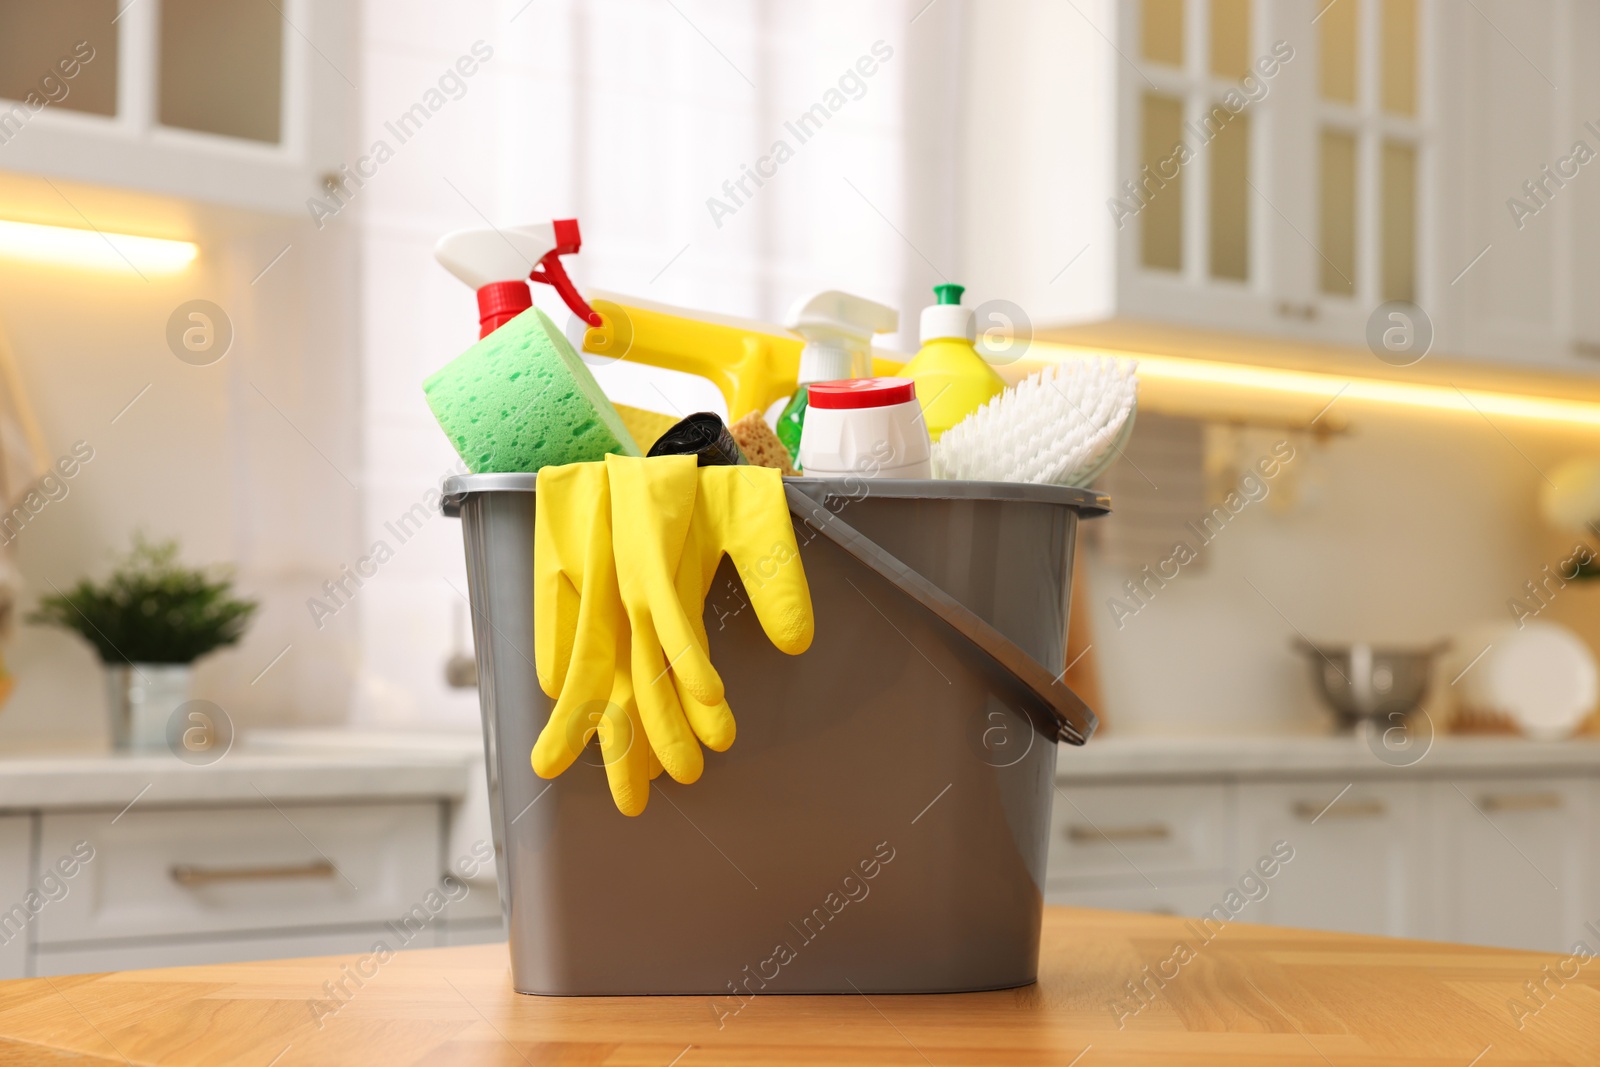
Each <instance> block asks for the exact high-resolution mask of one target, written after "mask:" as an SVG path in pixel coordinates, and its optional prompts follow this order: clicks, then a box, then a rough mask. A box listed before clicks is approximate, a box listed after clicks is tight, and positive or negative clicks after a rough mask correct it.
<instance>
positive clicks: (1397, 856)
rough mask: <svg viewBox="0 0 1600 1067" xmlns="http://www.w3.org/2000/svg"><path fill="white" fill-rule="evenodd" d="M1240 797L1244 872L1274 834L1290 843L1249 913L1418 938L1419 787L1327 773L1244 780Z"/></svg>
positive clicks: (1255, 917) (1260, 918)
mask: <svg viewBox="0 0 1600 1067" xmlns="http://www.w3.org/2000/svg"><path fill="white" fill-rule="evenodd" d="M1347 784H1348V788H1347V787H1346V786H1347ZM1238 795H1239V846H1238V848H1237V850H1236V855H1237V856H1238V857H1239V863H1240V869H1241V871H1243V870H1244V869H1246V868H1248V867H1253V866H1255V864H1256V862H1257V860H1258V859H1260V858H1264V857H1268V856H1269V855H1271V854H1272V853H1273V847H1274V845H1275V844H1277V843H1278V842H1286V843H1287V845H1288V846H1289V847H1290V848H1292V849H1294V855H1293V857H1292V858H1291V859H1289V860H1288V861H1287V862H1285V863H1283V864H1282V865H1281V867H1280V868H1279V870H1278V872H1277V874H1276V875H1275V876H1274V877H1273V878H1271V879H1268V880H1265V881H1266V895H1265V897H1263V898H1262V899H1261V900H1260V901H1258V902H1257V903H1255V904H1254V905H1252V907H1251V908H1250V910H1249V912H1248V919H1249V921H1251V922H1261V923H1269V924H1272V925H1281V926H1301V927H1306V928H1309V929H1313V930H1339V931H1344V932H1347V933H1358V934H1386V935H1390V936H1394V937H1406V936H1415V934H1416V933H1417V929H1418V926H1419V913H1420V911H1421V909H1420V907H1419V901H1420V900H1421V893H1422V891H1423V889H1424V887H1423V886H1422V884H1421V880H1422V878H1423V877H1424V872H1425V871H1426V870H1427V858H1426V846H1425V842H1424V834H1423V828H1424V820H1423V817H1422V815H1423V799H1424V798H1423V791H1422V788H1421V787H1420V786H1418V785H1414V784H1410V783H1391V782H1381V783H1368V782H1354V783H1346V782H1341V781H1337V780H1334V779H1328V780H1325V781H1316V782H1307V783H1304V784H1295V785H1287V784H1265V783H1263V784H1252V785H1242V786H1240V787H1239V794H1238ZM1269 866H1270V865H1269Z"/></svg>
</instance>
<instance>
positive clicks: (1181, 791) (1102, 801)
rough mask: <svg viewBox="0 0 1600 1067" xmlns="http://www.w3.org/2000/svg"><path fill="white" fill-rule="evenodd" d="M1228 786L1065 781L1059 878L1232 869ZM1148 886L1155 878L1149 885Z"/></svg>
mask: <svg viewBox="0 0 1600 1067" xmlns="http://www.w3.org/2000/svg"><path fill="white" fill-rule="evenodd" d="M1228 806H1229V798H1228V786H1227V785H1225V784H1223V783H1220V782H1217V783H1205V784H1197V785H1061V786H1060V787H1059V788H1058V789H1057V791H1056V797H1055V805H1054V809H1053V814H1052V816H1051V822H1052V825H1051V829H1050V860H1049V864H1048V867H1047V871H1046V878H1047V879H1048V880H1049V881H1050V882H1052V883H1060V882H1066V883H1068V884H1078V883H1083V882H1085V881H1088V882H1091V883H1092V882H1102V883H1103V882H1104V881H1105V880H1106V879H1107V878H1117V879H1119V880H1125V879H1126V878H1127V877H1128V876H1129V875H1133V876H1135V877H1137V878H1139V880H1140V881H1144V879H1146V878H1148V879H1149V880H1150V881H1153V882H1155V883H1156V884H1157V885H1160V884H1161V877H1160V876H1162V875H1170V874H1189V875H1195V874H1205V873H1221V872H1224V871H1226V869H1227V867H1228V863H1229V860H1228V852H1229V847H1230V845H1229V832H1228V828H1229V825H1230V823H1229V816H1228ZM1145 884H1146V885H1147V886H1148V885H1149V883H1148V882H1145Z"/></svg>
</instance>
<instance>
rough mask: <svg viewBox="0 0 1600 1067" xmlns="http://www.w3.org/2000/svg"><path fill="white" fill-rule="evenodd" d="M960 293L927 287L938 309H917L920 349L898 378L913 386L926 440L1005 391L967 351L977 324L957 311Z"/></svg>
mask: <svg viewBox="0 0 1600 1067" xmlns="http://www.w3.org/2000/svg"><path fill="white" fill-rule="evenodd" d="M965 291H966V290H965V289H964V288H963V287H962V286H959V285H949V284H946V285H936V286H934V287H933V292H934V295H935V296H936V297H937V298H938V303H936V304H932V305H929V306H928V307H925V308H923V309H922V320H921V326H922V348H921V350H920V351H918V352H917V355H916V358H915V359H913V360H912V361H911V362H910V363H907V364H906V365H905V369H904V370H902V371H901V372H900V373H901V374H902V375H903V376H904V377H907V378H910V379H911V380H912V381H914V382H916V383H917V399H918V400H919V401H921V403H922V414H923V419H924V421H925V422H926V423H927V424H928V436H929V437H931V438H933V440H935V441H937V440H938V439H939V436H940V435H941V434H943V433H944V432H945V431H946V430H948V429H949V428H950V427H952V426H954V425H955V424H956V423H958V422H960V421H961V420H962V419H964V418H966V417H967V416H968V415H970V414H972V413H973V412H974V411H977V410H978V409H979V408H980V407H982V406H983V405H984V404H985V403H987V402H988V400H989V398H990V397H993V396H995V395H996V394H998V393H1000V392H1001V391H1003V390H1004V389H1005V387H1006V383H1005V382H1004V381H1002V380H1001V378H1000V375H998V374H996V373H995V372H994V368H992V367H990V366H989V364H987V363H985V362H984V361H983V357H982V356H980V355H978V350H977V349H976V348H975V347H973V342H974V341H975V340H977V336H978V330H977V320H976V318H975V317H974V315H973V313H972V309H971V308H964V307H962V306H961V294H962V293H963V292H965Z"/></svg>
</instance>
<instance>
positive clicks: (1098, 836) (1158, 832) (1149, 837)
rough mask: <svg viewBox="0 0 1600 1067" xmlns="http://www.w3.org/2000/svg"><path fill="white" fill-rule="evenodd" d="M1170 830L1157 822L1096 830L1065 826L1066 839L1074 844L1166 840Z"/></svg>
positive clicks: (1169, 836) (1170, 832) (1169, 835)
mask: <svg viewBox="0 0 1600 1067" xmlns="http://www.w3.org/2000/svg"><path fill="white" fill-rule="evenodd" d="M1171 837H1172V831H1171V830H1169V829H1167V827H1166V826H1164V825H1162V824H1161V823H1158V822H1153V823H1149V824H1147V825H1145V826H1113V827H1111V828H1110V829H1109V830H1098V829H1096V828H1095V827H1093V826H1069V827H1067V840H1068V841H1071V842H1072V843H1073V844H1074V845H1101V844H1105V845H1109V844H1111V843H1113V842H1116V841H1166V840H1168V839H1170V838H1171Z"/></svg>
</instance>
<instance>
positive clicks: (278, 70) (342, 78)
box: [0, 0, 357, 214]
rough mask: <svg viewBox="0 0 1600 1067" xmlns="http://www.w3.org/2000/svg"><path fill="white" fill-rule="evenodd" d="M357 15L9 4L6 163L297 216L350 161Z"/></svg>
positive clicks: (278, 1)
mask: <svg viewBox="0 0 1600 1067" xmlns="http://www.w3.org/2000/svg"><path fill="white" fill-rule="evenodd" d="M355 18H356V9H355V7H354V5H349V4H343V3H336V2H333V0H238V2H235V3H228V4H217V3H214V2H212V0H143V2H131V3H130V2H128V0H74V2H71V3H60V4H21V3H8V4H3V5H0V148H3V150H4V157H5V167H6V169H8V170H17V171H25V172H30V173H36V174H44V175H47V176H50V177H62V178H69V179H74V180H78V181H82V182H88V183H91V184H96V185H104V186H113V187H119V188H132V189H138V190H143V191H148V192H155V193H161V194H166V195H170V196H178V197H185V198H190V199H196V200H201V201H207V202H212V203H222V204H227V205H231V206H237V207H244V208H249V209H252V210H257V211H264V212H271V213H278V214H297V213H303V212H305V211H306V210H307V209H306V201H307V199H308V198H310V197H313V196H318V195H321V194H322V192H323V186H322V180H323V176H324V175H325V174H328V173H330V172H336V171H337V170H338V168H339V166H340V164H341V163H345V162H349V160H348V159H345V158H343V157H344V154H345V152H346V149H347V147H348V146H347V144H346V143H345V142H346V136H347V132H348V129H349V116H350V115H352V114H354V112H355V106H356V102H357V97H356V89H355V86H354V84H353V83H352V81H351V77H352V74H353V71H354V62H353V57H354V49H353V40H354V35H353V29H354V20H355ZM68 71H72V72H73V73H72V74H71V75H70V76H68V74H67V72H68ZM30 97H31V102H30ZM44 101H50V102H48V103H43V102H44ZM41 103H43V106H37V105H39V104H41Z"/></svg>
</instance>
